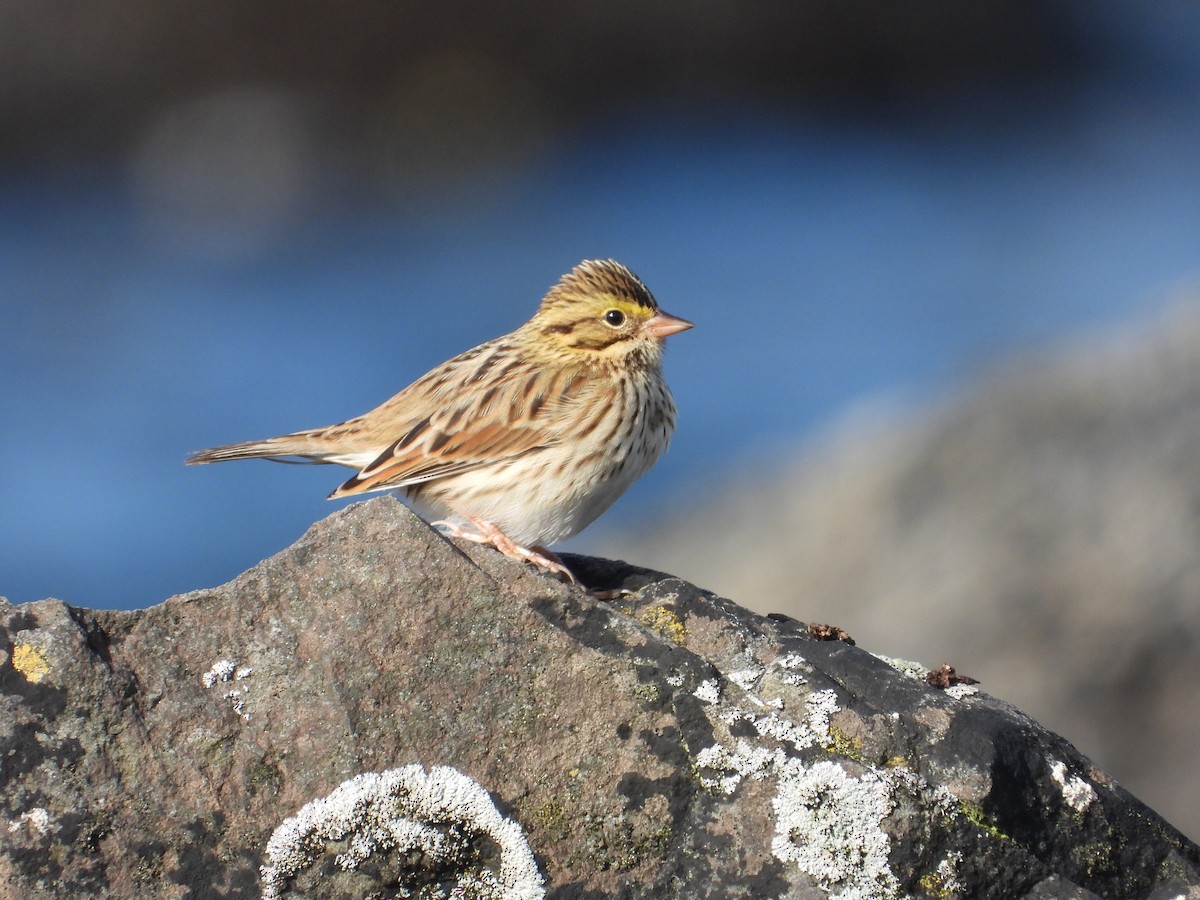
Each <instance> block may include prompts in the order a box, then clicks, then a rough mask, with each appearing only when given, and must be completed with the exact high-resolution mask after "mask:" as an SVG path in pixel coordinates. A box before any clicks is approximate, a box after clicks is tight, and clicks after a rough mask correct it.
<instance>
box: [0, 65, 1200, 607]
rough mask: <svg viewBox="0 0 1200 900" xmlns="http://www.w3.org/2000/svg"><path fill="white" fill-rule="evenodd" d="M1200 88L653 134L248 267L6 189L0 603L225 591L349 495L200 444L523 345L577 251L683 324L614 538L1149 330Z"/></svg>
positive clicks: (361, 220)
mask: <svg viewBox="0 0 1200 900" xmlns="http://www.w3.org/2000/svg"><path fill="white" fill-rule="evenodd" d="M1194 97H1195V92H1194V91H1193V90H1190V89H1184V88H1178V89H1170V88H1167V87H1164V86H1162V85H1158V86H1154V88H1153V89H1152V90H1151V89H1150V88H1144V89H1135V88H1129V87H1128V86H1123V87H1119V88H1118V87H1112V86H1110V87H1105V86H1103V85H1101V86H1092V87H1089V88H1086V89H1080V90H1074V91H1069V92H1064V94H1063V96H1062V97H1061V98H1060V99H1058V100H1055V101H1054V102H1049V103H1045V102H1042V103H1039V104H1038V105H1037V106H1036V107H1034V106H1031V105H1027V104H1026V103H1025V102H1024V101H1023V98H1022V97H1020V96H1019V92H1017V94H1016V95H1014V94H1008V95H1003V96H1000V95H997V96H993V97H988V98H979V97H971V98H964V101H963V104H962V108H961V109H958V110H941V111H940V112H939V114H938V115H936V116H933V115H930V116H929V117H928V118H927V119H925V120H915V121H914V120H907V121H896V122H894V123H891V124H890V125H886V124H885V125H880V124H878V123H876V124H874V125H872V126H870V127H866V126H863V125H861V124H856V123H854V122H851V121H846V120H836V119H820V118H812V119H805V120H800V119H795V118H781V117H778V116H772V115H768V114H765V113H762V112H759V113H753V114H752V113H748V112H744V113H730V114H729V115H727V116H724V117H722V118H719V119H715V120H713V121H711V122H708V123H705V124H697V123H695V122H689V121H687V120H681V119H679V118H677V117H671V116H664V115H663V114H662V111H653V112H648V113H646V114H645V115H644V116H642V117H639V118H635V119H631V120H622V121H606V122H602V123H598V124H597V126H596V128H595V129H594V130H593V131H591V132H588V133H582V134H578V135H576V136H574V138H573V139H571V140H569V141H564V142H563V143H562V144H561V145H559V146H558V147H557V148H555V150H554V151H553V152H549V153H547V154H546V156H545V157H544V158H543V159H542V160H540V161H539V163H538V165H537V166H536V167H535V168H532V169H530V170H529V171H527V172H525V173H523V174H522V175H521V176H520V177H516V178H514V180H513V181H512V182H511V183H510V184H508V185H506V186H505V187H504V189H503V190H499V191H497V190H490V191H486V192H483V193H482V194H481V196H480V200H479V204H478V208H477V209H475V210H473V211H472V212H471V213H470V214H468V215H458V214H456V215H447V216H442V217H432V218H431V217H429V216H426V215H422V216H420V217H412V216H407V215H405V214H404V211H403V210H397V209H396V208H395V207H394V205H390V204H388V203H387V202H383V201H380V202H377V203H376V202H370V201H361V200H360V201H356V202H349V201H347V202H343V203H341V204H337V205H330V206H329V207H327V208H325V209H323V210H322V211H320V212H319V213H312V214H310V215H307V216H305V217H302V218H298V219H295V220H292V221H290V222H288V223H287V224H286V226H285V227H283V228H282V230H280V231H279V232H278V233H276V234H273V235H272V236H271V237H270V239H269V240H264V241H261V242H257V243H256V242H251V243H250V244H247V245H246V246H244V247H241V250H240V252H238V251H237V246H234V252H231V251H230V247H229V246H224V247H220V246H219V247H218V248H217V249H216V250H213V249H212V248H209V247H206V246H202V245H197V246H189V245H188V243H187V241H186V240H184V241H182V242H181V241H180V239H179V236H178V235H170V234H166V233H164V231H163V227H162V221H161V219H158V218H155V217H153V216H149V215H148V214H147V212H146V210H145V208H144V206H143V205H142V204H141V202H140V201H138V200H137V199H136V191H131V190H130V189H129V187H128V184H129V182H128V180H127V179H126V177H125V176H124V174H123V173H116V172H100V173H96V172H92V173H85V174H80V175H79V176H78V177H77V178H73V179H64V178H62V177H61V176H59V177H57V178H56V179H55V180H53V181H47V180H38V179H37V178H33V177H28V176H22V177H19V176H17V175H16V174H15V173H9V175H7V176H5V177H4V189H3V191H2V193H0V322H2V324H3V327H2V328H0V378H2V380H3V384H4V390H3V392H2V393H0V421H3V423H4V440H3V441H0V473H3V487H4V493H3V496H4V499H3V504H2V506H0V594H3V595H5V596H8V597H9V598H10V599H12V600H15V601H25V600H31V599H36V598H39V597H44V596H56V597H60V598H62V599H65V600H67V601H69V602H71V603H74V604H78V605H83V606H94V607H136V606H142V605H146V604H149V603H152V602H156V601H158V600H160V599H162V598H164V597H166V596H168V595H170V594H173V593H178V592H181V591H186V590H191V589H194V588H199V587H204V586H207V585H213V584H217V583H220V582H223V581H225V580H228V579H229V578H231V577H233V576H234V575H236V574H238V573H239V572H240V571H242V570H243V569H245V568H246V567H247V566H249V565H251V564H253V563H255V562H257V561H258V560H259V559H261V558H263V557H264V556H266V555H268V554H270V553H272V552H275V551H277V550H279V549H281V548H282V547H284V546H286V545H287V544H288V543H290V542H291V541H292V540H294V539H295V538H296V537H298V536H299V535H300V534H301V533H302V532H303V530H304V529H305V528H306V527H307V526H308V525H309V524H311V523H312V522H313V521H315V520H316V519H318V518H320V517H322V516H323V515H325V514H327V513H328V512H330V511H332V506H331V505H330V504H328V503H326V502H325V501H324V500H323V499H322V498H323V497H324V495H325V493H327V492H328V490H330V489H331V488H332V487H334V486H335V485H336V484H337V483H339V482H340V481H341V480H342V478H343V477H344V473H343V471H342V470H340V469H338V470H334V469H331V468H327V467H286V466H275V465H270V464H267V463H258V462H251V463H239V464H230V465H223V466H214V467H208V468H204V469H190V468H188V469H185V468H184V466H183V465H182V460H183V458H184V456H185V455H186V453H187V452H188V451H190V450H193V449H197V448H201V447H206V446H211V445H213V444H217V443H224V442H229V441H234V440H242V439H250V438H256V437H266V436H270V435H274V434H278V433H283V432H286V431H291V430H295V429H298V428H303V427H310V426H316V425H323V424H328V423H332V422H335V421H339V420H341V419H344V418H346V417H348V416H350V415H353V414H357V413H360V412H363V411H365V410H366V409H368V408H370V407H372V406H374V405H375V404H377V403H378V402H380V401H382V400H383V399H385V398H386V397H388V396H389V395H390V394H392V393H394V392H395V391H396V390H398V389H399V388H401V387H403V386H404V385H405V384H407V383H408V382H409V381H410V380H412V379H414V378H415V377H417V376H419V375H420V374H422V373H424V372H425V371H426V370H427V369H428V368H429V367H431V366H432V365H434V364H436V363H438V362H440V361H441V360H443V359H445V358H447V357H448V356H450V355H452V354H453V353H456V352H458V351H460V350H463V349H466V348H467V347H469V346H472V345H473V344H476V343H478V342H480V341H482V340H485V339H487V338H490V337H493V336H495V335H497V334H499V333H501V332H503V331H506V330H508V329H510V328H513V327H515V326H516V325H518V324H520V322H522V321H523V320H524V319H525V318H526V317H527V316H528V315H529V314H530V313H531V312H532V311H533V309H534V307H535V306H536V303H537V300H538V298H539V297H540V295H541V293H542V292H543V291H544V289H545V288H546V287H548V286H549V284H550V283H552V282H553V281H554V280H555V279H556V278H557V276H558V275H559V274H560V273H562V272H563V271H566V270H567V269H568V268H569V267H570V266H572V265H573V264H574V263H575V262H577V261H578V260H579V259H581V258H585V257H595V256H613V257H615V258H617V259H620V260H621V261H623V262H625V263H627V264H628V265H629V266H631V267H632V268H633V269H634V270H635V271H637V272H638V273H639V274H640V275H641V276H642V277H643V278H644V280H645V281H646V282H647V283H648V285H649V286H650V288H651V290H653V291H654V292H655V294H656V296H657V297H658V299H659V301H660V302H661V303H662V305H663V306H664V307H665V308H666V309H668V310H670V311H671V312H673V313H676V314H678V315H682V316H685V317H687V318H689V319H692V320H693V321H695V322H696V323H697V327H696V329H695V330H693V331H690V332H688V333H686V334H684V335H681V336H679V337H678V338H675V339H673V340H672V341H671V342H670V349H669V353H668V359H667V368H668V374H669V378H670V381H671V384H672V386H673V388H674V390H675V393H676V397H677V400H678V402H679V406H680V409H681V420H680V427H679V431H678V432H677V435H676V439H675V443H674V445H673V447H672V450H671V452H670V453H669V454H668V457H667V458H666V460H664V462H662V463H660V465H659V467H658V468H657V469H656V470H654V471H653V472H652V473H651V474H650V475H649V476H647V477H646V478H645V479H644V480H643V481H642V483H640V484H639V485H637V486H635V488H634V489H633V490H632V491H631V492H630V495H629V496H628V497H627V498H625V499H624V500H623V501H621V503H619V504H618V506H617V507H616V508H615V509H614V510H613V511H612V512H611V513H609V514H608V516H607V517H606V519H605V520H604V523H605V524H604V527H608V528H619V527H621V523H622V522H628V521H631V520H632V519H634V518H641V517H647V516H658V515H666V514H667V513H668V510H665V509H663V505H664V504H663V499H662V498H664V497H667V496H672V495H674V494H676V493H677V492H678V491H680V490H684V489H690V490H695V491H704V490H705V489H706V488H707V486H708V485H709V484H710V483H712V482H713V481H714V480H716V479H721V480H726V479H728V478H729V477H735V476H736V470H737V467H744V466H745V465H747V464H748V463H750V462H751V461H754V460H756V459H757V458H759V457H761V455H762V454H763V453H764V452H766V451H764V450H763V449H761V448H772V450H771V452H777V451H778V448H780V447H786V446H790V445H792V444H796V443H799V442H800V441H802V440H803V439H804V437H805V435H807V434H809V433H811V431H812V430H813V429H814V428H815V427H817V426H819V425H820V424H821V423H822V422H825V421H827V420H828V419H830V418H832V417H834V416H836V415H837V414H838V413H839V411H841V410H844V409H845V408H846V407H847V406H849V405H851V404H854V403H857V402H859V401H861V400H863V399H864V398H868V397H871V396H874V395H877V394H880V393H889V392H904V393H906V394H907V395H909V396H917V397H919V396H921V395H922V394H924V393H927V392H932V391H937V390H940V389H942V388H944V387H945V386H946V385H947V384H950V383H952V382H953V381H955V380H957V379H961V378H964V377H968V376H969V375H970V374H971V373H972V372H974V371H976V370H978V368H979V367H981V366H983V365H985V364H986V363H987V362H988V361H990V360H992V359H994V358H996V357H997V356H1000V355H1004V354H1006V353H1009V352H1011V351H1013V350H1014V349H1016V348H1019V347H1025V346H1027V345H1029V344H1030V343H1040V342H1047V341H1051V340H1054V339H1057V338H1060V337H1063V336H1066V335H1069V334H1071V333H1073V332H1075V331H1078V330H1081V329H1091V328H1096V327H1101V326H1106V325H1110V324H1113V323H1117V322H1121V321H1127V320H1135V319H1138V318H1140V317H1142V316H1144V315H1147V314H1148V313H1150V312H1151V311H1152V310H1154V309H1157V307H1158V306H1159V305H1161V304H1162V303H1163V302H1164V298H1165V297H1166V296H1167V294H1168V293H1169V292H1170V291H1171V290H1172V289H1173V288H1175V287H1177V286H1179V285H1181V284H1182V283H1184V282H1185V281H1186V280H1187V279H1188V278H1191V277H1193V276H1195V275H1196V273H1197V271H1198V270H1200V170H1198V167H1197V165H1196V147H1197V146H1200V140H1198V138H1200V110H1198V108H1197V104H1196V102H1195V100H1194ZM1042 100H1044V98H1042ZM1034 108H1037V109H1039V110H1041V111H1040V112H1036V113H1035V112H1031V111H1030V110H1031V109H1034ZM218 244H219V242H218ZM234 244H235V245H236V242H234ZM764 514H765V515H769V511H764ZM588 543H589V542H588V535H587V534H586V533H585V534H584V535H583V536H582V537H580V538H577V539H575V540H574V541H573V542H572V548H573V549H576V550H581V551H584V552H586V550H587V549H588ZM642 561H643V562H646V563H652V562H653V561H652V560H650V559H647V560H642Z"/></svg>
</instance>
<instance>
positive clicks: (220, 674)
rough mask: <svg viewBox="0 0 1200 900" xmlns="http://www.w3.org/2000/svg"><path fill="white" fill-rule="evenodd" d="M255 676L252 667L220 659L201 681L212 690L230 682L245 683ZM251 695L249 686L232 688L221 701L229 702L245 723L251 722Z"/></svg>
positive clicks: (201, 677) (202, 676)
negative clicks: (249, 700) (247, 703)
mask: <svg viewBox="0 0 1200 900" xmlns="http://www.w3.org/2000/svg"><path fill="white" fill-rule="evenodd" d="M253 674H254V669H252V668H250V666H239V665H238V664H237V663H236V662H234V661H233V660H232V659H219V660H217V661H216V662H215V663H213V665H212V668H211V669H209V670H208V671H207V672H205V673H204V674H203V675H201V676H200V680H201V681H202V682H204V686H205V687H206V688H212V687H215V686H216V685H218V684H223V683H225V682H229V681H235V680H236V681H244V680H245V679H247V678H249V677H250V676H251V675H253ZM249 694H250V688H249V687H248V686H243V687H237V688H231V689H230V690H228V691H226V692H225V693H224V694H223V695H222V696H221V699H222V700H228V701H229V705H230V707H232V709H233V711H234V712H235V713H236V714H237V715H238V716H239V717H241V719H242V720H243V721H246V722H249V721H250V710H249V708H248V707H247V705H246V700H247V698H248V696H249Z"/></svg>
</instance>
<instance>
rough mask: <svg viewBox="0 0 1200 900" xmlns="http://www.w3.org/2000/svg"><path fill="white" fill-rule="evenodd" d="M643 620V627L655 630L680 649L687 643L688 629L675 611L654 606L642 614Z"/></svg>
mask: <svg viewBox="0 0 1200 900" xmlns="http://www.w3.org/2000/svg"><path fill="white" fill-rule="evenodd" d="M641 619H642V624H643V625H645V626H646V627H648V628H653V629H654V630H655V631H657V632H658V633H659V634H661V635H662V636H663V637H665V638H667V639H668V640H670V641H673V642H674V643H676V644H678V645H679V646H680V647H682V646H684V645H685V644H686V643H687V629H686V628H685V627H684V625H683V621H682V620H681V619H680V618H679V616H678V615H676V614H675V611H674V610H672V609H668V608H667V607H665V606H652V607H650V608H649V609H647V610H646V611H645V612H643V613H642V616H641Z"/></svg>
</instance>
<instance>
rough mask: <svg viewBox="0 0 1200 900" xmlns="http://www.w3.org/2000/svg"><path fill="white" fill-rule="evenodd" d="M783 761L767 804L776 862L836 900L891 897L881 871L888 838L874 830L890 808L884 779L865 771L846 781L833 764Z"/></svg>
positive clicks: (893, 886)
mask: <svg viewBox="0 0 1200 900" xmlns="http://www.w3.org/2000/svg"><path fill="white" fill-rule="evenodd" d="M790 763H791V764H790V765H789V766H788V769H787V770H786V771H785V772H783V773H782V774H781V776H780V779H779V790H778V792H777V793H776V795H775V798H774V800H772V806H773V807H774V810H775V838H774V839H773V840H772V842H771V851H772V852H773V853H774V854H775V856H776V858H778V859H779V860H781V861H783V862H786V863H792V864H793V865H795V866H796V867H797V868H799V869H800V871H802V872H804V873H805V874H806V875H808V876H810V877H811V878H812V879H813V880H814V881H816V882H817V884H819V885H821V887H823V888H825V889H826V890H829V891H830V892H831V893H830V896H831V897H835V898H838V900H885V898H893V897H896V896H898V894H899V891H900V883H899V881H898V880H897V879H896V876H895V875H894V874H893V873H892V870H891V869H890V868H889V866H888V852H889V851H890V849H891V846H890V840H889V839H888V836H887V833H886V832H885V831H884V830H883V829H882V828H881V827H880V823H881V822H882V821H883V820H884V819H885V818H886V817H887V816H888V815H889V814H890V813H891V811H892V809H893V807H894V801H893V799H892V785H891V784H890V783H889V781H888V780H887V779H885V778H884V777H882V776H881V775H878V774H876V773H875V772H872V771H866V772H864V773H863V774H862V775H861V776H860V777H857V778H856V777H853V776H851V775H849V774H848V773H847V772H846V771H845V769H843V768H842V767H841V765H839V764H838V763H836V762H833V761H832V760H822V761H820V762H817V763H814V764H813V765H812V766H808V767H805V766H804V765H802V764H801V763H800V762H799V761H798V760H795V759H793V760H791V761H790Z"/></svg>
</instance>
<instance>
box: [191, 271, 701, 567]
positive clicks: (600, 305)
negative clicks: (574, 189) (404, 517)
mask: <svg viewBox="0 0 1200 900" xmlns="http://www.w3.org/2000/svg"><path fill="white" fill-rule="evenodd" d="M691 327H692V323H691V322H687V321H684V320H683V319H678V318H676V317H674V316H671V315H668V314H667V313H665V312H663V311H662V310H660V309H659V308H658V303H657V302H656V301H655V299H654V297H653V296H652V295H651V294H650V291H648V290H647V289H646V286H645V285H644V284H642V282H641V280H640V279H639V278H638V277H637V276H636V275H634V274H633V273H632V272H630V271H629V270H628V269H627V268H625V267H624V266H623V265H621V264H620V263H617V262H615V261H613V260H611V259H609V260H588V261H584V262H581V263H580V264H579V265H578V266H576V267H575V268H574V269H573V270H572V271H571V272H569V273H568V274H566V275H564V276H563V277H562V278H561V279H560V280H559V282H558V283H557V284H555V285H554V287H552V288H551V289H550V291H549V292H548V293H547V294H546V296H545V298H543V300H542V303H541V306H540V307H539V308H538V311H537V312H536V313H535V314H534V316H533V318H532V319H530V320H529V321H528V322H526V323H525V324H524V325H522V326H521V327H520V328H518V329H517V330H516V331H514V332H512V333H511V334H507V335H505V336H503V337H498V338H496V339H494V340H491V341H488V342H487V343H485V344H480V345H479V346H478V347H476V348H475V349H473V350H468V351H466V352H465V353H460V354H459V355H458V356H456V357H454V358H453V359H451V360H448V361H447V362H444V363H442V364H441V365H440V366H438V367H437V368H435V369H434V370H433V371H431V372H429V373H428V374H427V375H425V376H424V377H422V378H420V379H418V380H417V381H415V382H413V383H412V384H410V385H409V386H408V387H406V388H405V389H404V390H402V391H401V392H400V393H399V394H397V395H396V396H394V397H392V399H390V400H388V401H387V402H386V403H384V404H383V405H382V406H378V407H376V408H375V409H373V410H371V411H370V412H368V413H365V414H363V415H361V416H358V417H357V418H354V419H350V420H348V421H346V422H342V423H341V424H340V425H331V426H329V427H327V428H314V429H312V430H310V431H298V432H296V433H295V434H286V435H283V436H282V437H276V438H270V439H268V440H264V441H248V442H246V443H242V444H229V445H227V446H224V447H214V448H213V449H211V450H201V451H199V452H197V453H195V454H193V455H192V456H191V457H190V458H189V459H188V463H189V464H198V463H210V462H218V461H220V460H226V459H250V458H255V457H261V458H265V459H272V460H276V461H281V462H285V461H287V460H288V459H297V458H298V459H301V460H305V461H309V462H317V463H336V464H337V465H341V466H349V467H350V468H352V469H358V470H359V471H358V473H357V474H355V475H354V476H353V477H352V478H350V479H349V480H348V481H346V482H345V483H344V484H342V486H341V487H339V488H338V489H337V490H335V491H334V492H333V493H332V494H330V495H329V497H330V499H333V498H335V497H347V496H350V495H352V494H363V493H367V492H369V491H379V490H387V489H389V488H392V489H396V490H398V491H399V492H401V493H402V494H404V495H405V496H406V497H407V498H408V499H409V501H411V503H412V505H413V506H414V508H415V509H416V510H417V512H419V513H420V514H421V515H423V516H425V517H426V518H434V517H444V518H445V521H441V522H436V523H434V524H435V525H439V526H442V527H443V528H444V529H445V530H446V531H447V533H449V534H450V535H451V536H454V537H461V538H465V539H467V540H471V541H475V542H477V543H481V544H490V545H492V546H494V547H496V548H497V549H498V550H500V552H502V553H504V554H505V555H507V556H510V557H513V558H514V559H522V560H528V561H530V562H533V563H536V564H537V565H539V566H542V567H543V568H546V569H549V570H550V571H552V572H557V573H560V574H562V575H564V576H566V577H567V578H568V579H570V580H571V581H572V582H574V581H575V577H574V575H572V574H571V572H570V571H569V570H568V569H567V568H566V567H565V566H564V565H563V564H562V561H561V560H559V559H558V557H557V556H555V555H554V554H553V553H551V552H550V551H549V550H546V549H545V547H546V546H547V545H549V544H553V543H555V542H557V541H561V540H564V539H566V538H568V537H570V536H571V535H573V534H577V533H578V532H580V531H582V530H583V529H584V528H586V527H587V526H588V525H589V524H591V522H593V521H594V520H595V519H596V517H597V516H599V515H600V514H601V513H603V512H604V511H605V510H606V509H608V507H609V506H611V505H612V504H613V502H614V501H615V500H616V499H617V498H618V497H620V496H621V494H623V493H625V490H626V489H627V488H628V487H629V486H630V485H631V484H633V482H634V481H636V480H637V479H638V478H639V477H640V476H641V475H642V474H643V473H644V472H645V471H646V470H647V469H649V468H650V467H651V466H652V465H654V462H655V461H656V460H657V459H658V457H659V456H660V455H661V454H662V452H663V451H664V450H666V449H667V444H668V442H669V441H670V439H671V432H672V431H673V430H674V428H675V403H674V401H673V400H672V399H671V392H670V391H669V390H667V383H666V381H665V380H664V379H663V373H662V355H663V341H664V339H665V338H666V337H667V336H669V335H672V334H676V333H678V332H680V331H684V330H686V329H688V328H691Z"/></svg>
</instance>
